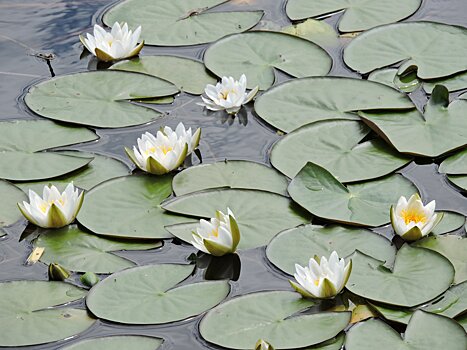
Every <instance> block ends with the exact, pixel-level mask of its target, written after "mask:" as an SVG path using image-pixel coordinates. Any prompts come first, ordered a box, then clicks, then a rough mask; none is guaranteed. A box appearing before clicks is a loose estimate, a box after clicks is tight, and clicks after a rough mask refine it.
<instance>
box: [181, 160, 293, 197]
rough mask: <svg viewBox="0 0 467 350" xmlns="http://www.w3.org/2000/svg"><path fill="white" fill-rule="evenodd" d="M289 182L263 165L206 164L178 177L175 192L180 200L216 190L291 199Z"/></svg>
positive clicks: (235, 163) (234, 161) (232, 162)
mask: <svg viewBox="0 0 467 350" xmlns="http://www.w3.org/2000/svg"><path fill="white" fill-rule="evenodd" d="M287 185H288V181H287V179H286V178H285V177H284V176H282V175H281V174H279V173H278V172H276V171H275V170H274V169H271V168H269V167H267V166H265V165H263V164H259V163H254V162H248V161H243V160H229V161H227V160H226V161H224V162H217V163H212V164H202V165H198V166H194V167H190V168H188V169H185V170H183V171H182V172H180V173H178V174H177V175H175V177H174V179H173V183H172V186H173V189H174V192H175V194H176V195H177V196H181V195H184V194H187V193H192V192H197V191H202V190H207V189H212V188H221V187H227V188H241V189H256V190H262V191H269V192H273V193H277V194H281V195H284V196H286V195H287Z"/></svg>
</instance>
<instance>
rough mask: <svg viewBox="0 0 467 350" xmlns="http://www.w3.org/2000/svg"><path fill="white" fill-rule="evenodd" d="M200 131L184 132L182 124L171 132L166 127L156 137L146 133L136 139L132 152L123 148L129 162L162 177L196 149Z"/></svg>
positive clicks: (179, 164)
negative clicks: (136, 144)
mask: <svg viewBox="0 0 467 350" xmlns="http://www.w3.org/2000/svg"><path fill="white" fill-rule="evenodd" d="M200 137H201V129H199V128H198V129H197V130H196V131H195V133H194V134H192V132H191V128H189V129H188V130H185V126H184V125H183V123H179V124H178V126H177V128H176V129H175V131H174V130H172V129H171V128H170V127H168V126H166V127H164V128H163V129H161V130H160V131H158V132H157V134H156V136H154V135H153V134H151V133H149V132H146V133H144V134H143V135H142V136H141V138H138V140H137V143H138V147H136V146H133V150H130V149H128V148H126V147H125V151H126V153H127V155H128V157H130V159H131V161H132V162H133V163H135V165H136V166H137V167H138V168H140V169H141V170H143V171H146V172H148V173H151V174H155V175H163V174H166V173H168V172H171V171H172V170H175V169H177V168H179V167H180V166H181V165H182V163H183V161H184V160H185V158H186V157H187V155H189V154H191V152H192V151H193V150H194V149H195V148H196V147H198V144H199V140H200Z"/></svg>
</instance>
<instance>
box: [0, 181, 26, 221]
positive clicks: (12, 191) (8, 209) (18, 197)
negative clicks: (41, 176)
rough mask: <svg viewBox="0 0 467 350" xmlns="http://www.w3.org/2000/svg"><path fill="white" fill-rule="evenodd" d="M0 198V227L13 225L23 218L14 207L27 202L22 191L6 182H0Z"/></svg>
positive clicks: (16, 207)
mask: <svg viewBox="0 0 467 350" xmlns="http://www.w3.org/2000/svg"><path fill="white" fill-rule="evenodd" d="M0 198H1V199H2V200H0V227H3V226H9V225H11V224H14V223H15V222H16V221H18V220H19V219H21V218H22V217H23V215H21V212H20V211H19V210H18V206H17V205H16V204H17V203H22V202H23V201H27V200H28V198H27V196H26V195H25V194H24V193H23V191H21V190H20V189H19V188H17V187H15V186H13V185H12V184H10V183H9V182H7V181H4V180H0Z"/></svg>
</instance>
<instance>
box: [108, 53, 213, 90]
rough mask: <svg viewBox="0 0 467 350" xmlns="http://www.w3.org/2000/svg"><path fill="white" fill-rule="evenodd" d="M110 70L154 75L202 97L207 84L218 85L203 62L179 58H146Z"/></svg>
mask: <svg viewBox="0 0 467 350" xmlns="http://www.w3.org/2000/svg"><path fill="white" fill-rule="evenodd" d="M110 69H117V70H124V71H130V72H139V73H144V74H149V75H153V76H155V77H158V78H162V79H165V80H167V81H170V82H171V83H172V84H174V85H175V86H176V87H177V88H178V89H179V90H181V91H185V92H188V93H190V94H194V95H201V94H202V93H203V92H204V88H205V87H206V85H207V84H215V83H216V79H215V78H214V77H213V76H212V75H211V74H209V73H208V72H207V71H206V68H205V67H204V64H203V63H202V62H198V61H195V60H192V59H189V58H183V57H177V56H144V57H141V58H135V59H133V60H130V61H122V62H118V63H116V64H114V65H113V66H112V67H110Z"/></svg>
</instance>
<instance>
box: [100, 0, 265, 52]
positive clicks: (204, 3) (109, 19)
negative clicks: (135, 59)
mask: <svg viewBox="0 0 467 350" xmlns="http://www.w3.org/2000/svg"><path fill="white" fill-rule="evenodd" d="M225 2H226V0H190V1H185V0H171V1H166V0H125V1H122V2H120V3H118V4H117V5H116V6H114V7H112V8H110V10H108V11H107V12H106V13H105V14H104V18H103V21H104V23H105V24H106V25H108V26H112V25H113V24H114V22H127V23H128V25H129V26H130V27H134V28H136V27H137V26H141V27H142V32H141V39H143V40H144V42H145V44H146V45H157V46H184V45H198V44H205V43H210V42H213V41H216V40H218V39H220V38H222V37H224V36H226V35H229V34H233V33H241V32H244V31H246V30H248V29H250V28H252V27H254V26H255V25H256V24H257V23H258V22H259V21H260V20H261V18H262V17H263V11H242V12H239V11H237V12H219V11H215V12H214V11H212V12H211V11H209V10H210V9H211V8H213V7H215V6H217V5H221V4H223V3H225Z"/></svg>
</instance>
